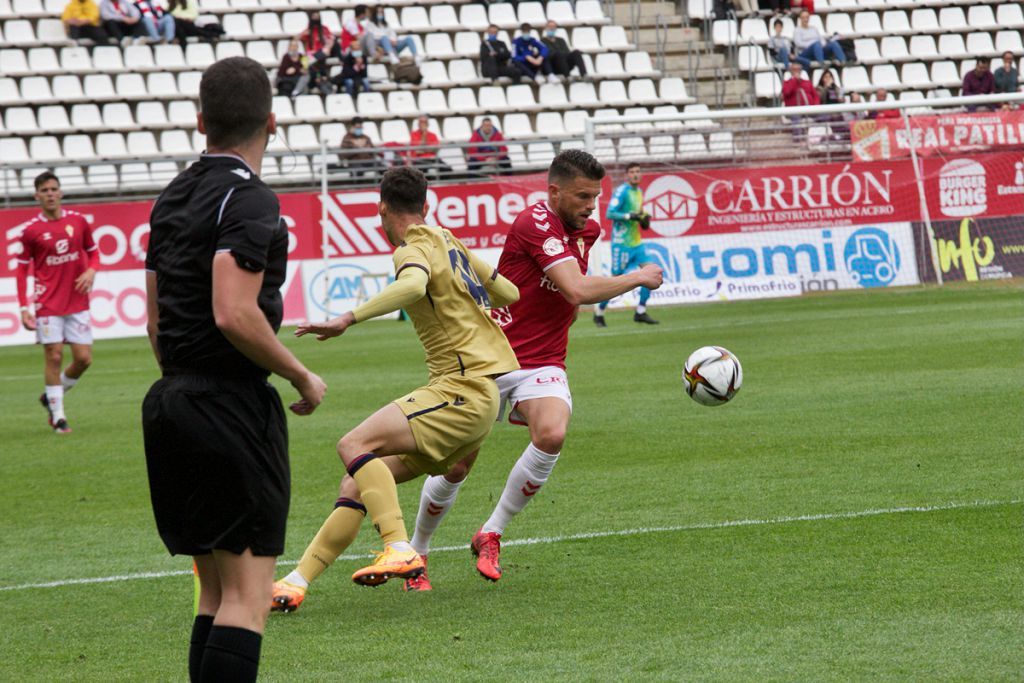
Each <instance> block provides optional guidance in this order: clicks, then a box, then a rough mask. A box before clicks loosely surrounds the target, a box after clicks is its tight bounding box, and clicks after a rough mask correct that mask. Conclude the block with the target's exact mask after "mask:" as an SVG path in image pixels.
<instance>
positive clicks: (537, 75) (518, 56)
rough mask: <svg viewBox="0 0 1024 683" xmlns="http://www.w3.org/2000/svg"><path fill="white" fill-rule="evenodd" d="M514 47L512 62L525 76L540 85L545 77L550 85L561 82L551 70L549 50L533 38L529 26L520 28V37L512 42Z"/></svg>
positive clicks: (524, 25)
mask: <svg viewBox="0 0 1024 683" xmlns="http://www.w3.org/2000/svg"><path fill="white" fill-rule="evenodd" d="M512 46H513V48H514V49H515V54H514V55H513V57H512V62H513V64H514V65H515V66H516V67H517V68H518V69H519V71H521V72H522V74H523V75H524V76H526V77H527V78H534V79H536V80H537V82H538V83H543V82H544V76H547V77H548V82H549V83H558V82H559V81H558V76H556V75H555V74H554V72H553V71H552V70H551V60H550V59H548V49H547V48H546V47H545V46H544V43H542V42H540V41H539V40H537V39H536V38H534V37H533V29H531V28H530V25H529V24H523V25H522V26H520V27H519V37H518V38H516V39H515V40H513V41H512Z"/></svg>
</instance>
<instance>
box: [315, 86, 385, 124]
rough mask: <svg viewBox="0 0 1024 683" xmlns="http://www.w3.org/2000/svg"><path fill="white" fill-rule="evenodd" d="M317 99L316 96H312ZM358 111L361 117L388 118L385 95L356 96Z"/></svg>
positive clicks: (362, 94)
mask: <svg viewBox="0 0 1024 683" xmlns="http://www.w3.org/2000/svg"><path fill="white" fill-rule="evenodd" d="M311 97H316V95H311ZM356 109H357V110H358V111H359V114H360V115H361V116H367V117H370V118H381V117H384V116H387V113H388V108H387V105H385V104H384V95H383V94H381V93H379V92H361V93H359V94H357V95H356Z"/></svg>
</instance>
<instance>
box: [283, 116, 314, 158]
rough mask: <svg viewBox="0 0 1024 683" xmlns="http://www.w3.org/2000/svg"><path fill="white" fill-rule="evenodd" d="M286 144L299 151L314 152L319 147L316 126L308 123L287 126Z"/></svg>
mask: <svg viewBox="0 0 1024 683" xmlns="http://www.w3.org/2000/svg"><path fill="white" fill-rule="evenodd" d="M288 145H289V146H290V147H291V148H292V149H293V150H296V151H299V152H315V151H317V150H319V149H320V139H319V138H318V137H317V134H316V128H314V127H313V126H312V125H311V124H308V123H300V124H297V125H294V126H288Z"/></svg>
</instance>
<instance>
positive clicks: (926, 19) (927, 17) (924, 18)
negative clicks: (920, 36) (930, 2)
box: [910, 7, 942, 33]
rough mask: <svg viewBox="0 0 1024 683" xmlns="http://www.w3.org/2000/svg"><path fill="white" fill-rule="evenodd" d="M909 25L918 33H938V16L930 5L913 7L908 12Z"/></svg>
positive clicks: (939, 30)
mask: <svg viewBox="0 0 1024 683" xmlns="http://www.w3.org/2000/svg"><path fill="white" fill-rule="evenodd" d="M910 25H911V27H912V28H913V29H914V30H915V31H916V32H918V33H939V32H941V31H942V28H941V27H940V26H939V18H938V16H937V15H936V14H935V10H934V9H932V8H931V7H922V8H919V9H915V10H914V11H913V12H911V13H910Z"/></svg>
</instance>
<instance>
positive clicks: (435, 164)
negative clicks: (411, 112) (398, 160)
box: [409, 114, 452, 176]
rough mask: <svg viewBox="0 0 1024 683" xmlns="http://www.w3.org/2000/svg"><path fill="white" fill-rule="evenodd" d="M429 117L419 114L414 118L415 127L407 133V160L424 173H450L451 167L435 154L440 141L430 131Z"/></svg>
mask: <svg viewBox="0 0 1024 683" xmlns="http://www.w3.org/2000/svg"><path fill="white" fill-rule="evenodd" d="M429 126H430V119H429V118H428V117H427V116H426V115H425V114H420V117H419V118H418V119H417V120H416V128H415V130H413V131H412V133H410V134H409V147H411V148H412V149H410V150H409V161H411V162H412V164H413V165H414V166H418V167H419V168H420V170H422V171H423V172H424V173H429V172H430V171H434V172H435V173H437V174H439V175H442V176H444V175H449V174H451V171H452V169H451V167H450V166H449V165H448V164H446V163H445V162H444V161H442V160H441V159H440V158H439V157H438V156H437V150H438V147H440V145H441V141H440V140H439V139H438V137H437V135H436V134H434V133H431V132H430V128H429Z"/></svg>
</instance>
